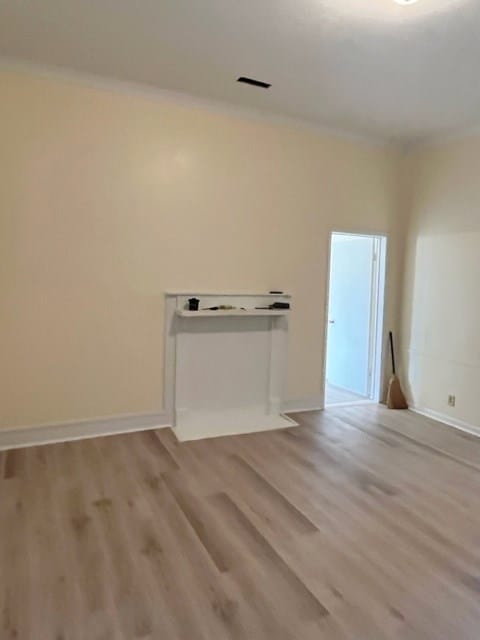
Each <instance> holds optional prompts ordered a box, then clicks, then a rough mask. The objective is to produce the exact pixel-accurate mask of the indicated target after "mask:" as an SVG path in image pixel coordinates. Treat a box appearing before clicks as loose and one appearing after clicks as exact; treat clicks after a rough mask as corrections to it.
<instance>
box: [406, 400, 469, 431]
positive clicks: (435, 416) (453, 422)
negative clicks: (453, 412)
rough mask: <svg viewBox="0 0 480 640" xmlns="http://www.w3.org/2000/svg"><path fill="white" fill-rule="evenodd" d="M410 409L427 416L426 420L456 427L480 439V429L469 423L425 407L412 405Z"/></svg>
mask: <svg viewBox="0 0 480 640" xmlns="http://www.w3.org/2000/svg"><path fill="white" fill-rule="evenodd" d="M409 409H410V411H413V412H414V413H418V414H419V415H421V416H425V417H426V418H431V419H432V420H436V421H437V422H441V423H443V424H446V425H448V426H449V427H454V428H455V429H459V430H460V431H465V432H466V433H471V434H472V435H474V436H479V437H480V427H477V426H475V425H473V424H470V423H468V422H464V421H463V420H457V419H456V418H452V417H451V416H449V415H447V414H445V413H441V412H440V411H433V410H432V409H425V408H423V407H414V406H413V405H412V406H410V407H409Z"/></svg>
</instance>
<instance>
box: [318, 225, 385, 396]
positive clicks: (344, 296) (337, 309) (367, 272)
mask: <svg viewBox="0 0 480 640" xmlns="http://www.w3.org/2000/svg"><path fill="white" fill-rule="evenodd" d="M386 249H387V239H386V238H385V237H384V236H376V235H364V234H353V233H337V232H334V233H332V235H331V238H330V271H329V273H330V275H329V287H328V291H329V293H328V307H327V330H326V337H327V340H326V362H325V406H332V405H345V404H356V403H362V402H379V400H380V392H381V378H382V371H381V370H382V343H383V340H382V336H383V310H384V291H385V264H386Z"/></svg>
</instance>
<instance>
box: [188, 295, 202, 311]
mask: <svg viewBox="0 0 480 640" xmlns="http://www.w3.org/2000/svg"><path fill="white" fill-rule="evenodd" d="M199 303H200V300H199V299H198V298H189V300H188V310H189V311H198V305H199Z"/></svg>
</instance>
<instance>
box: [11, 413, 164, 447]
mask: <svg viewBox="0 0 480 640" xmlns="http://www.w3.org/2000/svg"><path fill="white" fill-rule="evenodd" d="M170 425H171V419H170V417H169V415H168V414H167V413H144V414H138V415H123V416H112V417H109V418H98V419H94V420H80V421H78V422H65V423H56V424H50V425H48V424H44V425H39V426H36V427H21V428H15V429H0V451H3V450H6V449H19V448H22V447H31V446H36V445H40V444H52V443H55V442H67V441H69V440H83V439H84V438H95V437H98V436H113V435H116V434H119V433H132V432H134V431H147V430H150V429H162V428H165V427H169V426H170Z"/></svg>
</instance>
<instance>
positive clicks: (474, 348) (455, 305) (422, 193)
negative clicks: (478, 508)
mask: <svg viewBox="0 0 480 640" xmlns="http://www.w3.org/2000/svg"><path fill="white" fill-rule="evenodd" d="M405 160H406V163H407V166H408V170H409V172H410V179H411V186H410V200H411V201H410V205H409V209H410V212H411V221H410V227H409V233H408V244H407V255H406V276H405V295H404V313H403V336H402V355H403V362H404V373H405V374H406V377H407V379H408V390H409V394H410V399H411V402H412V404H413V405H415V406H416V407H419V408H421V409H427V410H430V411H434V412H437V413H439V414H441V415H443V416H446V417H447V418H449V419H451V420H453V421H458V422H460V423H462V422H464V423H468V424H471V425H474V426H479V427H480V405H479V403H478V393H479V388H480V331H479V328H480V213H479V207H480V181H479V172H478V168H479V166H480V139H479V138H470V139H468V140H463V141H456V142H450V143H448V144H447V143H445V144H443V145H441V146H436V147H430V148H423V149H419V150H415V151H413V152H411V153H409V154H408V155H407V157H406V159H405ZM449 394H453V395H455V396H456V407H455V408H452V407H449V406H448V404H447V398H448V395H449Z"/></svg>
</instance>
